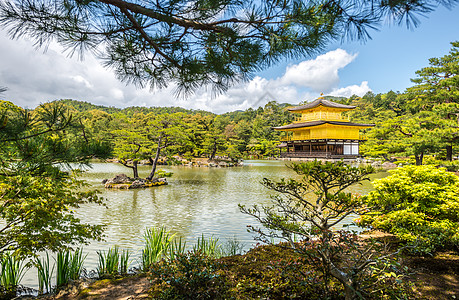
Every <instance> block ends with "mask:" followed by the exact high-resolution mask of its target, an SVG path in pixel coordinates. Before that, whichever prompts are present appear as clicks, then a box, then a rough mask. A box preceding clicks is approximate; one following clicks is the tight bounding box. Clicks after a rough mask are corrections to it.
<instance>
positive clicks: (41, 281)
mask: <svg viewBox="0 0 459 300" xmlns="http://www.w3.org/2000/svg"><path fill="white" fill-rule="evenodd" d="M34 265H35V267H36V268H37V273H38V294H40V295H42V294H45V293H50V292H51V288H52V284H51V280H52V277H53V273H54V267H55V266H56V265H55V264H53V266H52V267H51V268H50V260H49V254H48V252H46V257H43V258H42V259H40V258H38V257H37V258H36V259H35V262H34Z"/></svg>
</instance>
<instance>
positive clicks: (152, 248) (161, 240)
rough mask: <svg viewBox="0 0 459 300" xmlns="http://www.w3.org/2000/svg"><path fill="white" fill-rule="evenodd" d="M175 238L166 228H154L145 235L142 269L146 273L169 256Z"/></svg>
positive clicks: (149, 229)
mask: <svg viewBox="0 0 459 300" xmlns="http://www.w3.org/2000/svg"><path fill="white" fill-rule="evenodd" d="M174 236H175V235H171V234H170V232H169V231H166V228H164V227H160V228H155V227H153V228H148V229H147V230H146V232H145V234H144V239H145V247H144V249H143V250H142V269H143V270H144V271H147V270H148V269H149V268H150V267H151V266H152V265H153V264H154V263H155V262H157V261H158V260H160V259H161V258H162V257H163V256H165V255H167V254H168V252H169V249H170V245H171V241H172V239H173V238H174Z"/></svg>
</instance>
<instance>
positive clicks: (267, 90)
mask: <svg viewBox="0 0 459 300" xmlns="http://www.w3.org/2000/svg"><path fill="white" fill-rule="evenodd" d="M0 45H1V47H0V57H2V59H1V60H0V86H5V87H7V88H8V90H7V91H6V92H5V93H3V94H2V95H1V97H2V98H3V99H4V100H9V101H12V102H14V103H16V104H17V105H20V106H22V107H30V108H33V107H36V106H37V105H38V104H40V103H43V102H47V101H52V100H56V99H75V100H82V101H88V102H91V103H94V104H99V105H105V106H115V107H121V108H123V107H128V106H181V107H185V108H189V109H202V110H207V111H213V112H215V113H223V112H227V111H234V110H245V109H247V108H249V107H253V108H257V107H258V106H263V105H265V104H266V103H267V102H268V101H271V100H276V101H278V102H280V103H284V102H287V103H291V104H296V103H299V102H301V101H305V100H307V101H308V100H313V99H314V98H316V97H317V96H318V95H319V93H320V92H325V93H328V92H330V91H332V93H333V94H334V95H343V96H344V95H349V96H350V95H352V94H359V95H360V94H362V93H366V92H367V91H368V90H370V89H369V87H368V82H362V83H361V84H360V86H358V85H352V86H349V87H342V88H339V75H338V71H339V70H340V69H341V68H344V67H345V66H346V65H348V64H349V63H351V62H352V61H353V60H354V59H355V58H356V56H357V55H356V54H349V53H347V52H346V51H344V50H342V49H337V50H334V51H330V52H328V53H325V54H323V55H320V56H318V57H317V58H315V59H311V60H306V61H303V62H300V63H298V64H296V65H291V66H289V67H287V69H286V71H285V73H284V74H283V75H282V76H280V77H278V78H273V79H269V78H263V77H260V76H255V77H254V78H253V79H252V80H250V81H248V82H242V83H239V84H236V85H235V86H233V87H231V88H229V89H228V91H227V92H226V93H223V94H220V95H217V96H213V95H212V93H211V92H209V90H208V89H205V88H202V89H200V90H198V91H196V92H195V94H193V95H191V96H189V97H187V98H177V97H175V96H174V93H173V91H174V86H170V87H168V88H166V89H162V90H155V91H150V90H149V89H148V88H144V89H137V88H136V87H134V86H133V85H128V86H126V85H125V84H124V83H122V82H120V81H119V80H117V79H116V77H115V75H114V73H113V72H112V70H108V69H106V68H104V67H102V65H101V64H100V62H99V61H98V60H97V59H96V58H94V57H93V56H92V55H90V54H88V55H85V59H84V60H83V61H80V60H78V58H77V57H74V58H69V57H67V56H66V55H65V54H63V53H62V49H61V48H60V47H59V46H58V45H56V44H51V45H50V47H49V48H48V51H47V52H45V53H43V51H36V50H35V49H34V48H33V45H32V43H31V42H30V41H27V40H24V39H22V40H14V41H12V40H10V39H9V38H7V36H6V34H5V32H3V31H1V30H0Z"/></svg>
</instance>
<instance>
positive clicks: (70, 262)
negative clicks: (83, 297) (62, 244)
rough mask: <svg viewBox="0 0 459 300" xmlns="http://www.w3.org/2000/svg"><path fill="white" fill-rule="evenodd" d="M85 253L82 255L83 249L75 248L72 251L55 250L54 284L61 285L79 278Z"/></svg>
mask: <svg viewBox="0 0 459 300" xmlns="http://www.w3.org/2000/svg"><path fill="white" fill-rule="evenodd" d="M85 258H86V255H85V256H84V257H83V250H82V249H77V250H76V251H75V252H74V253H72V252H70V250H63V251H59V252H57V256H56V264H57V269H56V285H57V286H58V287H59V286H62V285H65V284H67V283H69V282H70V280H77V279H79V278H80V276H81V273H82V271H83V263H84V260H85Z"/></svg>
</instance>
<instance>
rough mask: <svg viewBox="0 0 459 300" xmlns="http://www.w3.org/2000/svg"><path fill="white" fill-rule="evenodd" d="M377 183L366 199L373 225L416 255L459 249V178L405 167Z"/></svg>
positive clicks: (429, 169) (440, 171) (428, 168)
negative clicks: (407, 246)
mask: <svg viewBox="0 0 459 300" xmlns="http://www.w3.org/2000/svg"><path fill="white" fill-rule="evenodd" d="M390 172H391V173H392V174H391V175H390V176H389V177H386V178H383V179H379V180H375V181H374V183H373V185H374V187H375V191H372V192H370V193H369V194H368V196H366V197H364V198H365V201H366V203H368V205H369V206H370V207H371V210H372V211H373V213H372V214H370V215H366V216H363V217H362V221H363V224H365V225H371V226H372V227H374V228H376V229H380V230H383V231H385V232H389V233H392V234H395V235H396V236H398V237H399V238H400V239H401V240H402V241H404V242H406V243H408V244H409V245H412V246H415V248H414V250H413V251H415V252H421V253H426V252H434V251H435V250H437V249H442V248H456V249H459V177H458V176H457V175H455V174H454V173H451V172H447V171H446V170H445V169H443V168H439V169H437V168H435V167H434V166H430V165H427V166H405V167H403V168H398V169H395V170H392V171H390Z"/></svg>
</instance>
